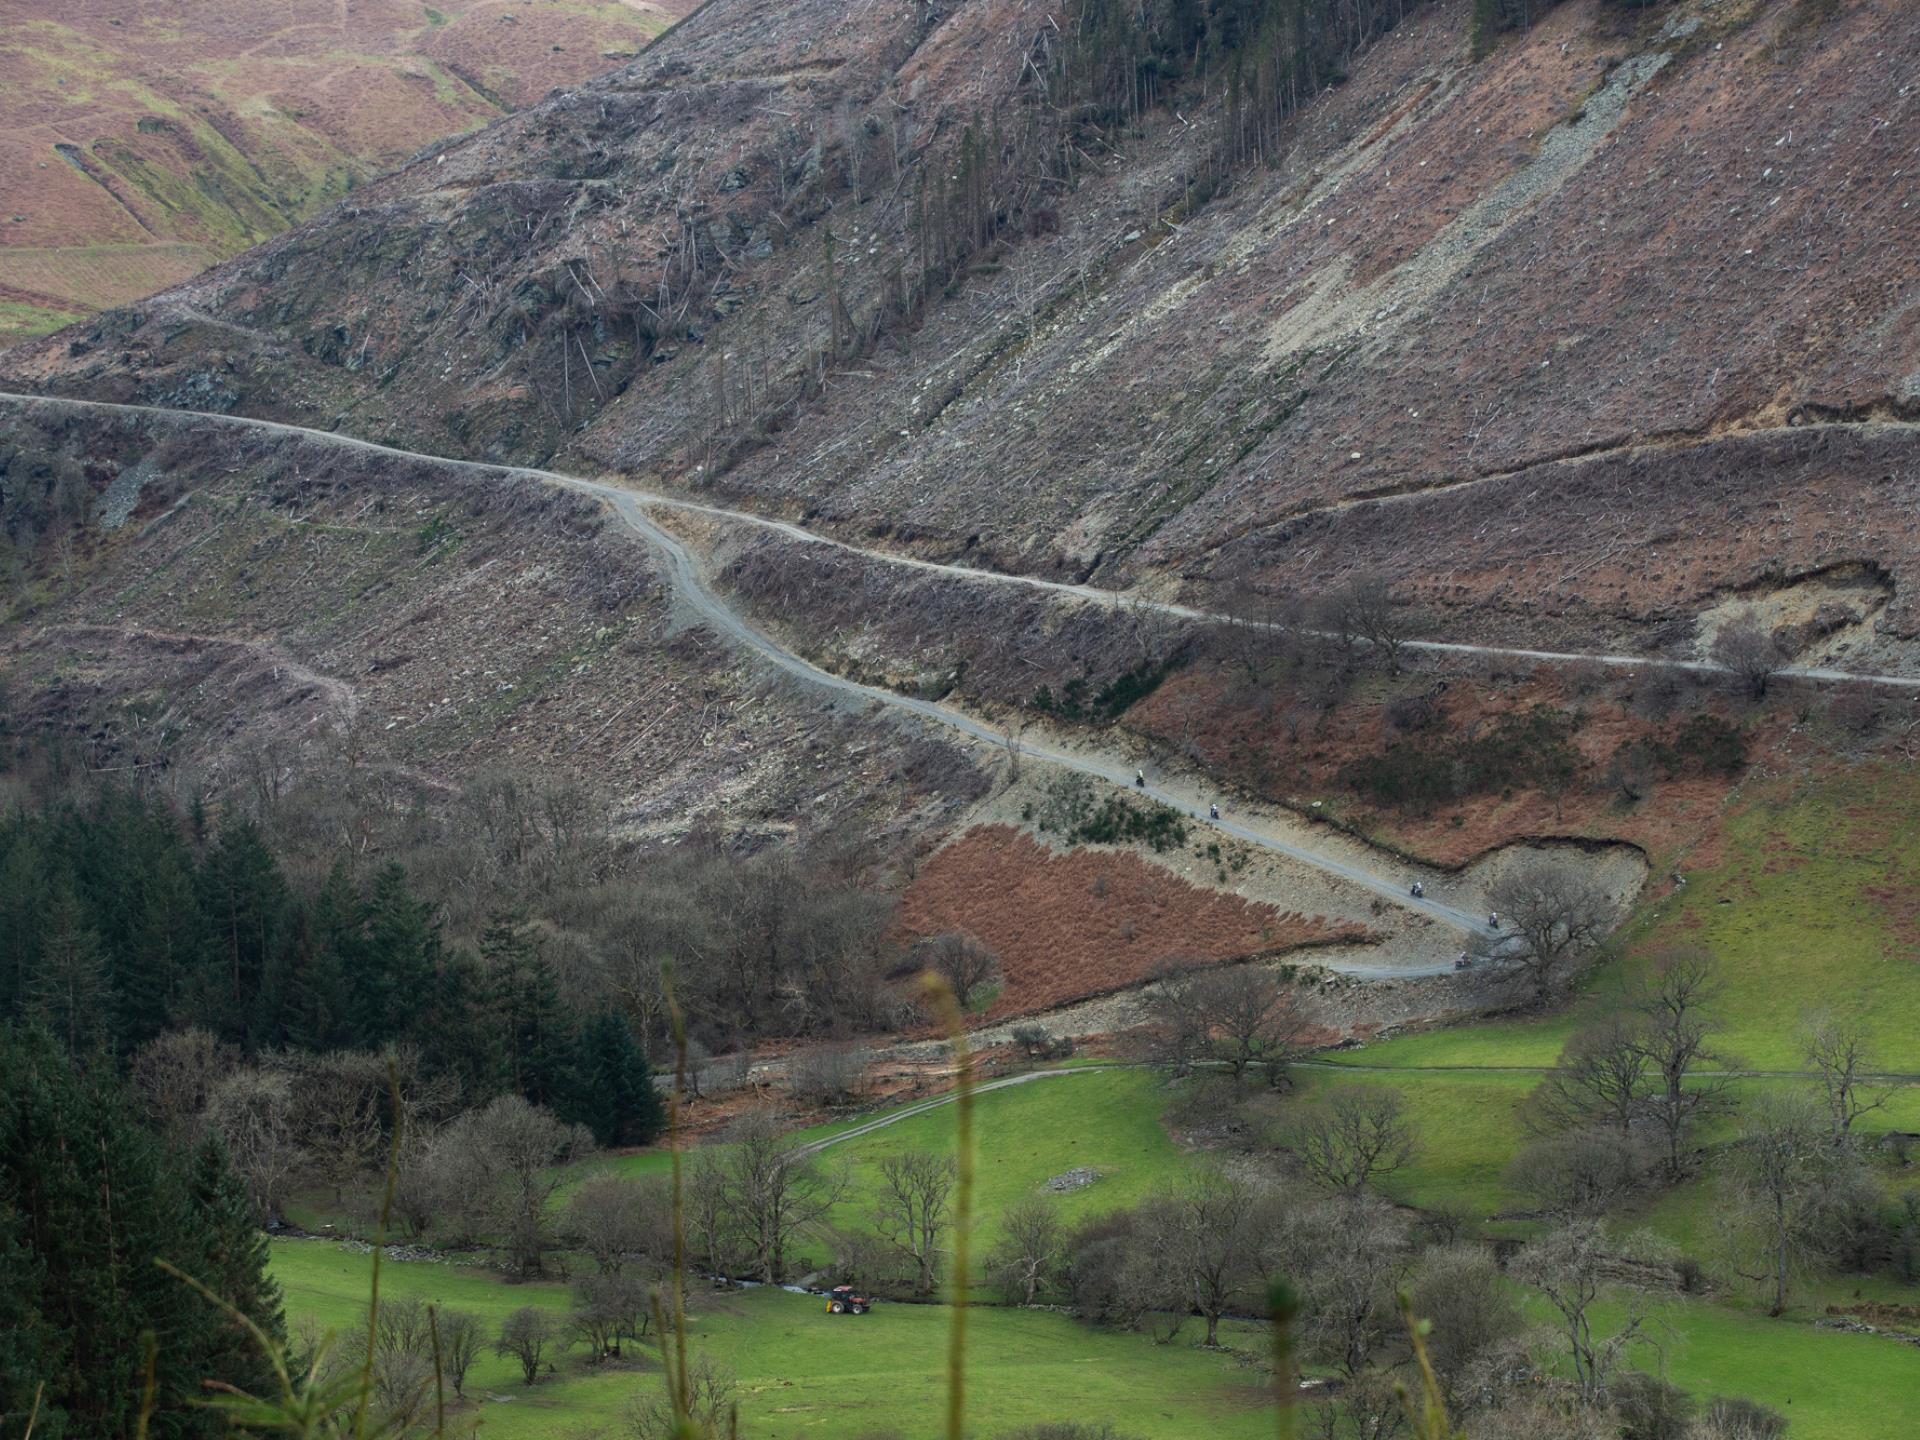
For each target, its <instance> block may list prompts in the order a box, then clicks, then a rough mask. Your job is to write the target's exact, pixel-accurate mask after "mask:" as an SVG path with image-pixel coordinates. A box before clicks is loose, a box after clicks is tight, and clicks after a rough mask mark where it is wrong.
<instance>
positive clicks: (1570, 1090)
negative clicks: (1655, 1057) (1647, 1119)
mask: <svg viewBox="0 0 1920 1440" xmlns="http://www.w3.org/2000/svg"><path fill="white" fill-rule="evenodd" d="M1650 1063H1651V1062H1650V1061H1649V1059H1648V1056H1647V1052H1646V1049H1645V1047H1644V1046H1643V1045H1642V1044H1641V1043H1640V1036H1639V1034H1638V1033H1637V1032H1636V1030H1635V1027H1634V1025H1633V1024H1632V1022H1631V1021H1630V1019H1629V1018H1628V1017H1627V1016H1625V1015H1621V1014H1618V1013H1617V1012H1616V1013H1612V1014H1608V1015H1605V1016H1603V1017H1602V1018H1601V1019H1599V1020H1597V1021H1595V1022H1594V1023H1593V1024H1591V1025H1587V1026H1583V1027H1582V1028H1581V1029H1579V1030H1576V1031H1574V1032H1573V1034H1572V1035H1571V1036H1569V1037H1568V1039H1567V1043H1566V1044H1565V1046H1563V1047H1562V1048H1561V1051H1560V1058H1559V1059H1558V1060H1557V1061H1556V1062H1555V1063H1554V1067H1553V1069H1552V1070H1551V1071H1550V1072H1549V1073H1548V1075H1547V1078H1546V1079H1545V1080H1543V1081H1541V1082H1540V1085H1539V1087H1538V1088H1537V1089H1536V1090H1535V1091H1534V1092H1533V1094H1532V1095H1531V1096H1530V1097H1529V1098H1528V1105H1529V1110H1528V1115H1527V1121H1528V1124H1529V1125H1530V1126H1532V1128H1533V1129H1535V1130H1536V1131H1539V1132H1542V1133H1548V1134H1551V1133H1554V1132H1557V1131H1566V1130H1580V1129H1585V1128H1589V1127H1594V1126H1603V1127H1605V1128H1607V1129H1609V1130H1612V1131H1613V1132H1614V1133H1616V1134H1618V1135H1621V1136H1625V1135H1627V1134H1629V1133H1631V1131H1632V1129H1633V1121H1634V1115H1635V1111H1636V1110H1637V1109H1638V1107H1639V1103H1640V1097H1641V1095H1642V1093H1643V1092H1644V1091H1645V1089H1646V1083H1647V1074H1648V1070H1649V1068H1650Z"/></svg>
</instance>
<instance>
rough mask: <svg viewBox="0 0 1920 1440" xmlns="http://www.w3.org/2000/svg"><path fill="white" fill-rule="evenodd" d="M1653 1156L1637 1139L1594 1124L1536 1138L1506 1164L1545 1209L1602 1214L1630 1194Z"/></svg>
mask: <svg viewBox="0 0 1920 1440" xmlns="http://www.w3.org/2000/svg"><path fill="white" fill-rule="evenodd" d="M1650 1165H1651V1160H1650V1157H1648V1156H1647V1155H1646V1153H1645V1151H1644V1149H1643V1147H1642V1146H1641V1144H1640V1142H1639V1141H1638V1139H1636V1138H1635V1137H1634V1136H1632V1135H1628V1134H1623V1133H1622V1132H1620V1131H1618V1130H1613V1129H1608V1128H1605V1127H1600V1126H1595V1127H1590V1128H1587V1129H1583V1130H1569V1131H1566V1132H1565V1133H1563V1134H1559V1135H1547V1136H1543V1137H1541V1138H1540V1139H1538V1140H1535V1141H1533V1142H1532V1143H1531V1144H1529V1145H1528V1146H1526V1147H1525V1148H1524V1149H1522V1150H1521V1151H1520V1153H1519V1154H1517V1155H1515V1156H1514V1157H1513V1161H1512V1163H1511V1164H1509V1165H1508V1166H1507V1172H1506V1178H1507V1183H1508V1184H1509V1185H1511V1186H1512V1187H1513V1188H1514V1189H1515V1190H1517V1191H1519V1193H1520V1194H1521V1195H1523V1196H1525V1197H1526V1198H1527V1199H1528V1200H1529V1201H1531V1202H1532V1204H1533V1206H1534V1208H1535V1209H1537V1210H1538V1211H1539V1212H1540V1213H1542V1214H1544V1215H1548V1216H1550V1217H1552V1218H1553V1219H1555V1220H1559V1221H1562V1222H1565V1221H1570V1220H1578V1219H1597V1218H1598V1217H1600V1216H1602V1215H1605V1214H1606V1213H1607V1212H1608V1211H1610V1210H1612V1209H1613V1208H1614V1206H1616V1205H1618V1204H1620V1203H1621V1202H1622V1201H1624V1200H1626V1199H1627V1198H1628V1197H1630V1196H1631V1195H1632V1194H1633V1193H1634V1191H1635V1190H1637V1189H1638V1188H1639V1186H1640V1184H1641V1181H1642V1179H1643V1178H1644V1177H1645V1175H1646V1173H1647V1171H1648V1169H1649V1168H1650Z"/></svg>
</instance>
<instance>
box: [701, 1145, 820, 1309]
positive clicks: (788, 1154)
mask: <svg viewBox="0 0 1920 1440" xmlns="http://www.w3.org/2000/svg"><path fill="white" fill-rule="evenodd" d="M727 1140H728V1147H727V1151H726V1155H725V1158H724V1159H723V1160H722V1161H721V1166H722V1173H723V1174H724V1175H725V1177H726V1184H725V1194H726V1204H727V1210H728V1214H729V1217H730V1219H731V1220H732V1222H733V1225H734V1227H735V1228H736V1230H737V1232H738V1234H739V1236H740V1239H741V1243H742V1245H743V1247H744V1249H745V1251H746V1261H747V1266H748V1269H749V1270H750V1271H751V1272H752V1275H753V1277H754V1278H755V1279H757V1280H760V1281H763V1282H765V1283H766V1284H769V1285H772V1284H778V1283H779V1282H780V1281H782V1280H785V1279H786V1278H787V1248H788V1246H789V1245H790V1244H791V1243H792V1241H793V1238H794V1237H795V1235H797V1234H799V1233H801V1232H802V1231H804V1230H805V1229H807V1228H808V1227H809V1226H812V1225H815V1224H817V1223H818V1222H819V1221H821V1220H823V1219H824V1218H825V1217H826V1215H827V1212H828V1211H830V1210H831V1209H832V1208H833V1206H834V1204H835V1203H836V1202H837V1201H838V1200H839V1198H840V1196H841V1194H842V1193H843V1192H844V1191H845V1188H846V1182H845V1177H844V1175H828V1174H827V1173H825V1172H824V1171H822V1170H821V1168H820V1167H819V1165H818V1164H817V1163H816V1162H815V1161H814V1159H813V1157H812V1156H811V1155H809V1154H807V1153H805V1152H803V1151H801V1150H798V1149H797V1148H796V1147H795V1144H794V1142H793V1140H792V1139H791V1138H790V1137H789V1136H788V1135H787V1134H786V1132H785V1130H784V1128H783V1127H782V1125H781V1123H780V1119H779V1117H778V1116H777V1115H775V1114H774V1113H773V1111H771V1110H767V1109H756V1110H749V1111H748V1112H747V1113H746V1114H744V1115H742V1116H741V1117H740V1118H739V1119H738V1120H736V1121H735V1122H734V1123H733V1125H732V1126H731V1127H730V1128H729V1129H728V1131H727Z"/></svg>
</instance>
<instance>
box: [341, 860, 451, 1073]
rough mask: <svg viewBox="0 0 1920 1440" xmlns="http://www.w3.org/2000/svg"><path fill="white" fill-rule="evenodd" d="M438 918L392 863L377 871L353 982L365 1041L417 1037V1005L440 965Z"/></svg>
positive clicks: (361, 1038) (359, 1028) (357, 1026)
mask: <svg viewBox="0 0 1920 1440" xmlns="http://www.w3.org/2000/svg"><path fill="white" fill-rule="evenodd" d="M440 948H441V947H440V922H439V920H438V918H436V916H435V915H434V913H433V906H431V905H429V904H428V903H427V902H426V901H424V900H421V899H419V898H418V897H416V896H415V895H414V893H413V891H412V890H411V889H410V888H409V887H408V885H407V872H406V871H405V870H403V869H401V868H400V867H399V866H398V865H389V866H387V867H386V868H385V869H383V870H382V871H381V872H380V873H379V875H377V876H376V877H374V882H373V895H372V897H371V898H370V899H369V901H368V903H367V944H366V951H365V959H364V965H363V968H362V970H361V972H360V973H359V975H358V976H357V983H356V984H355V986H354V1000H355V1013H354V1018H355V1029H356V1031H357V1032H358V1035H359V1041H360V1043H361V1044H362V1045H380V1044H384V1043H386V1042H387V1041H390V1040H394V1039H397V1038H401V1037H407V1038H414V1039H419V1038H423V1037H421V1036H419V1035H418V1034H417V1033H416V1031H417V1029H418V1026H419V1022H420V1018H421V1017H420V1015H419V1007H420V1005H421V1002H422V1001H423V1000H425V999H426V997H427V995H428V993H429V991H430V990H431V988H432V985H433V982H434V978H435V977H436V976H437V975H438V974H439V971H440V960H441V956H440Z"/></svg>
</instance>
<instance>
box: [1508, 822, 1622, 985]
mask: <svg viewBox="0 0 1920 1440" xmlns="http://www.w3.org/2000/svg"><path fill="white" fill-rule="evenodd" d="M1487 898H1488V901H1489V902H1490V903H1491V904H1492V906H1493V908H1494V910H1495V911H1496V912H1498V913H1499V915H1500V916H1501V917H1502V924H1503V925H1506V926H1507V927H1509V928H1510V929H1511V930H1512V931H1513V933H1514V934H1515V935H1516V936H1517V937H1518V940H1519V942H1520V943H1519V944H1518V946H1509V947H1505V948H1504V949H1503V950H1502V952H1501V953H1502V954H1503V955H1508V956H1511V958H1512V959H1513V960H1514V961H1515V963H1516V964H1518V965H1519V967H1520V969H1521V970H1522V972H1523V973H1524V974H1525V975H1526V976H1527V978H1528V979H1529V980H1530V981H1531V982H1532V985H1533V992H1534V998H1535V1000H1536V1001H1538V1002H1539V1003H1541V1004H1545V1003H1546V1002H1547V1001H1548V1000H1550V999H1551V998H1552V997H1553V994H1554V992H1555V991H1556V990H1557V989H1558V988H1559V987H1560V985H1561V983H1562V982H1563V981H1564V980H1565V979H1566V977H1567V972H1568V971H1569V970H1571V969H1572V967H1573V966H1574V964H1575V963H1577V962H1578V961H1579V959H1580V957H1581V956H1583V955H1585V954H1587V953H1588V952H1590V951H1592V950H1593V949H1594V948H1595V947H1597V946H1598V945H1599V944H1600V942H1601V941H1602V940H1603V939H1605V938H1606V934H1607V931H1608V930H1609V929H1611V928H1612V925H1613V915H1614V906H1613V901H1612V899H1611V897H1610V896H1609V895H1608V894H1607V892H1606V891H1605V890H1604V889H1603V888H1602V887H1601V886H1600V885H1599V883H1598V882H1597V881H1594V880H1592V879H1589V878H1588V877H1586V876H1584V875H1580V874H1577V873H1575V872H1574V871H1573V870H1571V869H1570V868H1568V867H1567V866H1566V865H1564V864H1561V863H1559V862H1556V861H1554V860H1550V859H1547V858H1546V857H1544V856H1536V857H1532V858H1529V859H1526V860H1523V861H1521V862H1519V863H1518V864H1516V865H1514V866H1513V867H1512V868H1510V869H1509V870H1507V871H1506V873H1505V874H1503V875H1502V876H1501V877H1500V878H1499V879H1498V880H1496V881H1495V882H1494V883H1493V885H1492V886H1490V887H1489V888H1488V891H1487Z"/></svg>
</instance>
